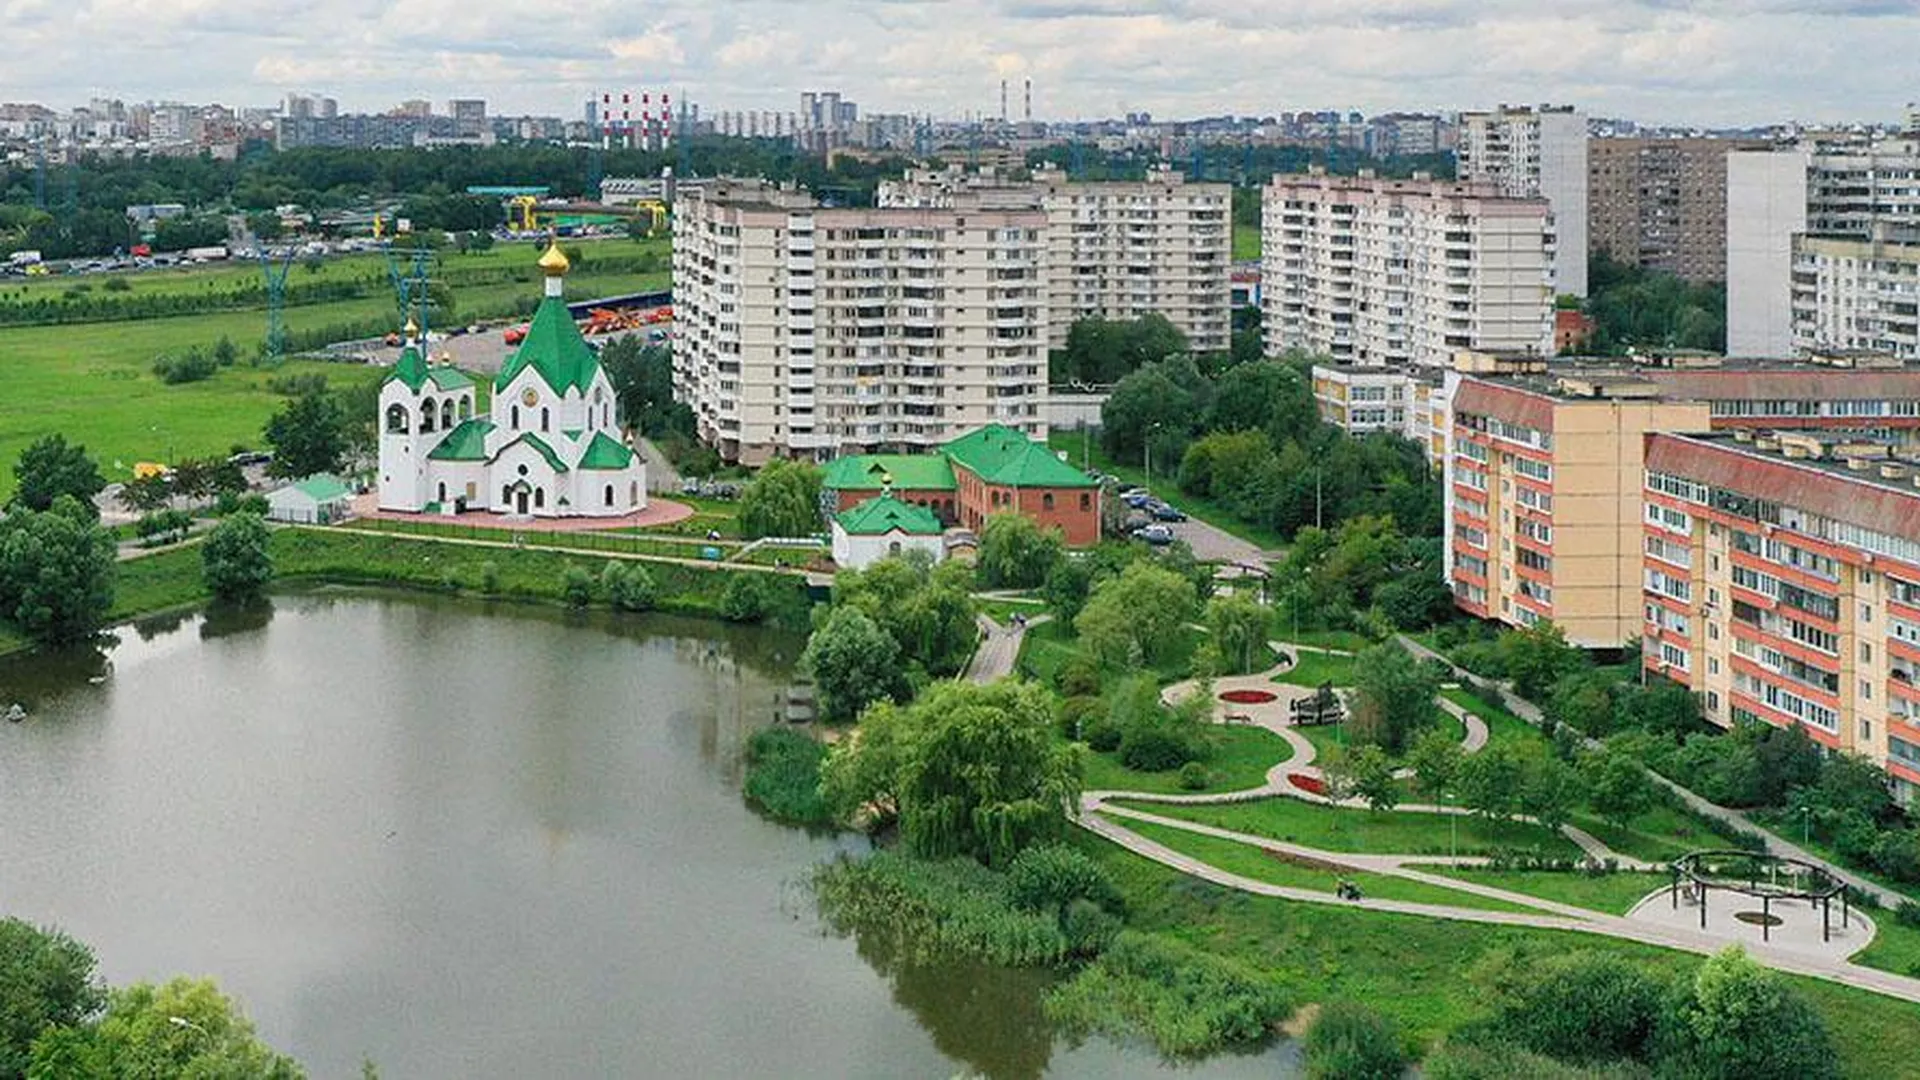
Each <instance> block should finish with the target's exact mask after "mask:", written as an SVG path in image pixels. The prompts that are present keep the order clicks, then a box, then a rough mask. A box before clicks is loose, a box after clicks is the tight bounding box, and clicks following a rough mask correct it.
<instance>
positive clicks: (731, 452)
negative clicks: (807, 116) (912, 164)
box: [673, 180, 1049, 464]
mask: <svg viewBox="0 0 1920 1080" xmlns="http://www.w3.org/2000/svg"><path fill="white" fill-rule="evenodd" d="M674 210H675V212H674V244H673V289H674V309H675V312H674V313H675V318H676V334H677V337H676V340H675V343H674V357H673V362H674V392H675V394H676V396H678V398H679V399H680V400H681V401H684V402H686V403H687V404H688V405H689V406H690V407H691V408H692V409H693V411H694V414H695V416H696V417H697V418H698V425H699V433H700V437H701V438H702V439H703V440H705V441H706V442H707V443H708V444H709V445H711V446H713V447H714V448H715V449H716V450H718V451H719V453H720V454H721V456H722V457H723V458H725V459H726V460H728V461H740V462H745V463H747V464H760V463H762V462H765V461H767V460H769V459H770V458H774V457H805V458H812V459H816V460H826V459H829V458H832V457H835V456H839V455H842V454H849V453H863V452H870V451H904V450H912V449H930V448H932V447H935V446H938V445H940V444H943V443H945V442H947V441H949V440H951V439H953V438H954V437H956V436H958V435H961V434H963V433H965V432H967V431H970V430H973V429H975V428H979V427H982V426H984V425H987V424H1002V425H1005V426H1006V427H1008V428H1011V429H1014V430H1018V431H1021V432H1024V433H1025V434H1027V435H1029V436H1031V437H1033V438H1036V439H1045V437H1046V421H1045V412H1044V409H1043V408H1042V406H1043V405H1044V403H1045V397H1046V392H1047V357H1046V351H1045V350H1046V341H1047V328H1048V325H1049V320H1048V310H1047V292H1046V283H1045V281H1046V278H1045V275H1046V266H1047V250H1046V228H1047V219H1046V215H1045V214H1044V213H1042V212H1040V211H1038V210H1018V209H1016V210H976V209H938V208H923V209H830V208H824V207H821V206H819V205H818V203H817V202H816V201H815V200H814V198H813V197H812V196H811V195H809V194H808V193H807V192H805V191H801V190H797V189H793V188H784V187H777V186H774V185H770V184H767V183H764V182H759V181H734V180H720V181H714V182H713V183H711V184H708V185H703V186H701V187H699V188H683V189H682V190H681V193H680V202H679V204H678V205H677V206H676V207H675V208H674Z"/></svg>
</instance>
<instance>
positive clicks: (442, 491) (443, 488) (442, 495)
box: [439, 480, 447, 502]
mask: <svg viewBox="0 0 1920 1080" xmlns="http://www.w3.org/2000/svg"><path fill="white" fill-rule="evenodd" d="M439 500H440V501H441V502H446V501H447V484H446V481H444V480H443V481H441V482H440V494H439Z"/></svg>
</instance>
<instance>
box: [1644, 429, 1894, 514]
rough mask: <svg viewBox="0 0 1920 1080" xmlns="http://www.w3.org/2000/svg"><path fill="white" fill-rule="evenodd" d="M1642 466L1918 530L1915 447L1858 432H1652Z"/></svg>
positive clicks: (1798, 506)
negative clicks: (1700, 433)
mask: <svg viewBox="0 0 1920 1080" xmlns="http://www.w3.org/2000/svg"><path fill="white" fill-rule="evenodd" d="M1647 468H1648V469H1649V470H1651V471H1655V472H1663V473H1668V474H1671V475H1675V476H1682V477H1686V478H1687V479H1690V480H1694V481H1696V482H1699V483H1704V484H1707V485H1709V486H1711V487H1714V488H1719V489H1722V490H1725V491H1729V492H1734V493H1737V494H1740V495H1745V496H1748V497H1751V498H1754V499H1759V500H1763V501H1766V502H1771V503H1778V504H1781V505H1784V506H1791V507H1793V508H1795V509H1798V510H1802V511H1806V512H1809V513H1813V514H1818V515H1820V516H1822V517H1826V518H1831V519H1833V520H1835V521H1842V522H1846V523H1849V524H1852V525H1856V526H1859V527H1860V528H1863V529H1870V530H1874V531H1878V532H1891V533H1894V534H1896V535H1899V536H1906V537H1912V536H1920V447H1913V446H1906V447H1901V446H1896V445H1894V444H1891V443H1888V442H1886V441H1884V440H1877V439H1871V438H1865V437H1862V436H1861V435H1860V433H1859V432H1845V431H1795V432H1786V433H1779V434H1774V433H1769V432H1746V431H1741V432H1716V433H1714V434H1710V435H1665V434H1662V435H1654V436H1651V437H1649V439H1648V441H1647Z"/></svg>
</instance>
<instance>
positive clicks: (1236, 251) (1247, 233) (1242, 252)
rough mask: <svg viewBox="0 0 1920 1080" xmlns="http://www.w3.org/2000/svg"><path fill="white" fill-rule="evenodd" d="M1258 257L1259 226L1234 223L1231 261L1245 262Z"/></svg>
mask: <svg viewBox="0 0 1920 1080" xmlns="http://www.w3.org/2000/svg"><path fill="white" fill-rule="evenodd" d="M1259 257H1260V227H1259V226H1258V225H1235V226H1234V227H1233V261H1234V262H1246V261H1247V260H1249V259H1257V258H1259Z"/></svg>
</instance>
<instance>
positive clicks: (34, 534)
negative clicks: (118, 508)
mask: <svg viewBox="0 0 1920 1080" xmlns="http://www.w3.org/2000/svg"><path fill="white" fill-rule="evenodd" d="M113 570H114V545H113V539H112V538H111V537H110V536H109V535H108V534H107V532H106V530H104V529H102V528H100V527H99V526H98V525H97V524H95V523H94V514H93V512H92V510H91V508H90V507H85V506H82V505H81V504H80V502H79V501H78V500H76V499H74V498H73V497H72V496H70V495H62V496H60V497H59V498H57V499H55V500H54V503H53V506H52V508H51V509H49V510H47V511H46V512H44V513H33V512H31V511H18V512H16V513H14V514H12V515H10V516H9V517H7V518H6V520H5V521H4V522H0V615H4V616H5V617H6V618H8V619H11V620H12V621H13V622H14V624H15V625H17V626H18V627H20V629H21V630H23V631H25V632H26V633H27V634H28V636H30V637H32V638H34V639H35V640H36V641H40V642H44V643H47V644H63V643H67V642H73V641H80V640H82V639H85V638H87V637H89V636H91V635H92V634H93V633H94V632H95V631H96V630H98V629H99V628H100V625H101V622H102V621H103V620H104V619H105V618H106V614H107V610H108V609H109V608H110V607H112V606H113Z"/></svg>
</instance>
